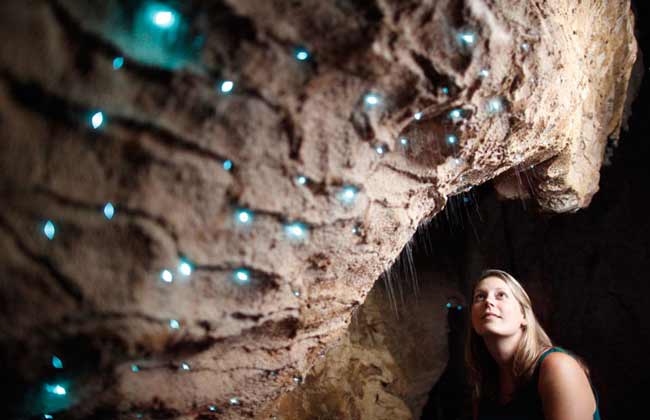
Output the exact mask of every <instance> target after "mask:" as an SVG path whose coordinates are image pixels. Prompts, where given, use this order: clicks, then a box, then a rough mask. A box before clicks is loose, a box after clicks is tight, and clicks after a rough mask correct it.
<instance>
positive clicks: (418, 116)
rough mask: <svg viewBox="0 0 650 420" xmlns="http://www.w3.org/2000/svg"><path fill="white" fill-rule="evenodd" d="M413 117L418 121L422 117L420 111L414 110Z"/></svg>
mask: <svg viewBox="0 0 650 420" xmlns="http://www.w3.org/2000/svg"><path fill="white" fill-rule="evenodd" d="M413 118H415V119H416V120H418V121H420V120H421V119H422V112H416V113H415V114H413Z"/></svg>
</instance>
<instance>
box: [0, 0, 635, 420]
mask: <svg viewBox="0 0 650 420" xmlns="http://www.w3.org/2000/svg"><path fill="white" fill-rule="evenodd" d="M149 5H150V3H139V2H133V3H131V2H128V3H127V2H120V1H117V0H115V1H92V2H75V1H64V0H61V1H56V0H49V1H45V0H43V1H33V2H30V3H29V5H26V4H25V3H24V2H19V1H7V2H3V3H2V5H1V6H0V16H2V25H0V35H1V36H2V37H3V39H5V40H6V42H3V43H2V45H0V64H1V66H2V67H1V72H2V73H1V75H2V77H1V80H0V121H2V124H1V125H0V134H1V136H2V138H3V141H2V142H1V143H0V159H1V160H0V168H1V176H0V186H1V188H2V205H1V207H0V241H2V244H3V250H4V252H3V254H2V264H0V267H1V268H0V278H2V279H3V281H2V286H1V293H0V296H1V297H2V307H3V311H2V312H0V321H1V322H0V325H2V333H1V334H0V343H1V346H0V347H1V348H2V353H1V354H0V356H1V357H2V361H3V363H4V364H8V361H11V370H10V371H8V373H7V375H6V379H5V382H6V383H5V387H6V390H7V392H6V393H5V395H7V396H9V397H10V398H13V399H14V401H13V402H12V403H11V405H10V407H12V408H14V407H18V406H19V405H21V404H22V402H17V401H19V400H20V398H19V397H22V396H23V395H25V396H27V397H26V399H27V401H26V402H25V404H26V406H27V407H28V411H30V412H32V414H39V413H41V412H42V411H43V410H46V409H48V407H50V406H48V405H45V406H40V405H37V404H35V403H34V402H33V401H31V400H30V399H33V398H36V397H33V395H34V394H33V393H31V391H29V390H31V389H33V387H37V388H34V389H40V387H41V386H42V384H43V381H44V380H46V379H47V378H50V376H48V375H51V374H55V373H59V372H58V371H52V367H51V366H49V360H50V357H51V356H50V355H51V354H57V355H60V356H61V357H62V359H63V360H64V364H65V365H64V366H65V369H64V373H65V375H66V377H67V378H68V380H69V381H70V385H69V392H68V393H67V395H66V399H69V400H70V402H71V403H73V404H74V405H75V409H74V410H73V411H71V412H70V413H69V416H70V417H71V418H81V417H85V416H90V415H91V414H92V415H94V416H95V417H101V416H102V415H103V416H105V417H107V418H131V417H132V416H133V415H134V414H135V413H144V415H145V416H152V417H156V416H164V417H178V418H196V417H197V416H199V415H205V416H209V415H211V413H212V412H211V411H210V410H209V406H211V405H213V404H215V405H217V406H218V407H219V409H220V410H222V411H224V414H223V417H225V418H237V417H241V416H254V415H255V413H256V412H257V410H258V409H259V408H260V407H261V406H262V405H264V404H266V403H270V402H272V401H274V400H275V399H277V398H278V396H279V395H281V394H282V393H283V392H285V391H287V390H289V389H291V388H292V387H294V386H295V383H294V381H293V379H292V378H293V377H294V376H297V375H298V376H305V375H306V372H307V370H308V368H309V367H310V366H311V365H312V364H313V362H314V361H315V360H316V358H317V355H318V354H319V352H321V351H322V350H323V349H325V348H326V347H327V346H328V345H329V344H330V343H332V342H333V341H334V340H336V339H337V338H339V337H341V336H342V335H343V334H344V332H345V328H346V326H347V325H348V322H349V319H350V314H351V312H352V310H353V309H354V308H357V307H358V306H359V305H360V304H361V303H362V302H363V301H364V299H365V297H366V294H367V293H368V291H369V290H370V288H371V287H372V285H373V283H374V281H375V279H376V278H377V277H378V276H379V275H380V273H382V272H383V271H384V270H385V269H386V268H387V267H388V266H389V265H390V264H391V262H392V261H393V260H394V259H395V257H396V256H397V255H398V253H399V252H400V250H401V249H402V247H403V246H404V244H406V243H407V241H408V240H409V238H410V237H411V235H412V234H413V233H414V231H415V229H416V228H417V226H418V225H419V223H420V222H421V221H422V220H424V219H427V218H430V217H431V216H432V215H434V214H435V213H437V212H438V211H440V210H441V208H443V206H444V205H445V203H446V201H447V198H448V197H449V196H451V195H453V194H456V193H458V192H460V191H464V190H467V189H468V188H470V187H471V186H472V185H477V184H481V183H483V182H485V181H486V180H490V179H493V178H494V177H495V176H497V175H499V174H501V173H504V172H506V171H508V170H509V169H511V168H513V167H514V166H515V165H524V166H529V165H533V164H538V163H540V162H545V163H544V164H543V165H541V166H540V167H539V168H540V181H539V183H537V184H536V187H535V190H536V198H537V200H538V202H539V203H540V204H541V205H542V206H543V207H545V208H549V209H551V210H556V211H569V210H574V209H576V208H579V207H584V206H586V205H587V204H588V203H589V200H590V197H591V196H592V195H593V194H594V193H595V191H596V189H597V185H598V182H597V175H598V170H599V167H600V164H601V162H602V157H603V150H604V144H605V142H606V139H607V137H608V136H616V133H617V131H618V127H619V125H620V116H621V112H622V109H623V104H624V99H625V92H626V86H627V81H628V78H629V73H630V68H631V64H632V61H633V59H634V55H635V41H634V38H633V36H632V32H631V27H632V18H631V12H630V10H629V3H628V2H627V1H620V2H608V3H606V4H604V5H603V4H602V3H601V2H582V3H580V4H579V5H574V2H564V1H553V2H545V3H540V4H529V3H527V2H526V3H521V2H513V1H506V2H497V3H484V2H481V1H468V2H466V4H463V3H461V2H456V1H438V2H426V3H421V2H412V3H404V2H390V1H381V2H377V3H370V2H368V3H366V2H362V3H358V2H335V3H331V4H330V3H322V2H305V3H285V2H277V3H269V2H264V3H263V4H260V2H241V1H237V2H216V1H215V2H191V3H185V4H184V5H183V7H184V8H183V9H179V12H181V14H179V15H176V18H177V19H178V20H177V21H175V23H174V25H172V28H170V29H160V28H158V29H156V28H155V27H154V26H152V25H151V20H150V19H151V15H150V12H151V10H149V9H148V7H149ZM178 7H181V6H180V5H179V6H178ZM148 19H149V20H148ZM611 28H613V30H612V29H611ZM468 30H471V31H473V38H471V39H470V38H468V37H466V38H465V42H464V43H463V42H461V38H460V37H459V36H460V35H461V34H462V32H461V31H468ZM603 34H607V37H604V35H603ZM466 35H467V36H469V33H468V34H466ZM469 41H471V42H469ZM298 46H304V47H306V48H307V50H308V51H309V52H310V53H311V57H310V59H309V60H307V61H299V60H296V59H295V58H294V56H293V53H294V48H296V47H298ZM577 52H580V53H579V54H578V53H577ZM581 54H586V57H583V56H582V55H581ZM117 56H122V57H124V66H123V67H122V68H119V69H115V68H114V66H113V60H114V58H115V57H117ZM118 67H119V66H118ZM482 70H486V71H487V72H488V73H487V74H486V73H482ZM224 80H232V81H234V89H233V91H232V92H231V93H229V94H224V93H223V92H221V91H220V90H219V88H218V87H219V86H220V83H221V82H222V81H224ZM369 93H372V94H376V95H377V98H378V99H379V101H378V103H377V104H369V103H368V101H367V98H368V96H367V95H368V94H369ZM576 93H577V94H576ZM494 98H500V100H501V102H499V103H498V104H497V103H494V102H491V101H492V100H493V99H494ZM100 109H101V110H102V111H103V113H104V114H103V115H104V123H103V125H102V126H101V127H99V128H98V129H93V128H92V127H91V126H90V122H89V118H90V116H91V115H92V113H94V112H96V111H97V110H100ZM454 109H458V110H459V112H460V113H461V117H462V118H459V119H457V120H456V119H455V118H450V111H452V110H454ZM416 113H421V114H417V115H418V116H420V115H421V118H417V119H416V118H414V115H416ZM451 115H452V116H453V115H454V114H451ZM451 134H453V135H455V136H456V137H455V141H454V142H453V144H451V143H450V142H448V141H447V140H448V139H449V138H448V137H447V136H448V135H451ZM402 138H407V139H408V142H407V144H406V146H405V145H403V144H402V142H401V139H402ZM377 147H382V149H381V151H382V153H378V152H377ZM229 163H232V164H233V166H232V168H230V167H229V166H228V164H229ZM224 165H226V166H224ZM224 168H228V169H229V170H226V169H224ZM300 175H302V176H306V177H307V178H308V181H307V182H306V184H304V185H301V184H300V183H297V182H296V177H297V176H300ZM346 185H353V186H355V187H356V188H357V189H358V191H359V193H358V196H357V198H356V200H355V202H354V203H353V204H349V205H346V204H342V203H341V201H340V200H339V199H338V198H339V195H340V193H341V188H342V187H344V186H346ZM107 202H111V203H113V204H114V206H115V215H114V216H113V218H112V219H111V220H110V221H109V220H106V218H104V216H103V214H102V209H103V207H104V204H105V203H107ZM237 208H247V209H251V210H252V211H254V217H253V222H252V224H251V225H250V226H246V227H243V226H240V225H239V224H238V223H236V220H235V218H234V216H233V213H234V211H235V210H236V209H237ZM46 220H51V221H53V223H54V226H55V227H56V233H55V235H54V237H53V239H52V240H48V239H47V238H46V237H45V236H44V235H43V231H42V227H43V224H44V223H45V221H46ZM294 221H299V222H302V223H304V224H305V225H306V226H308V227H309V232H308V238H307V239H306V240H302V241H295V240H289V239H288V238H287V236H286V233H285V229H284V226H283V225H284V224H285V223H287V222H294ZM184 260H187V261H189V262H191V263H192V265H193V272H192V274H191V276H189V277H183V276H182V275H180V274H179V273H178V272H177V267H178V264H179V263H180V262H181V261H184ZM238 268H245V269H247V270H249V273H250V277H249V282H248V283H247V284H245V285H241V284H238V283H237V282H236V281H235V279H234V278H233V274H234V270H236V269H238ZM163 270H170V271H172V272H173V274H174V276H175V281H174V282H173V283H171V284H167V283H166V282H163V281H161V273H162V272H163ZM172 319H173V320H177V321H178V322H179V325H180V328H178V329H175V328H170V320H172ZM183 363H186V364H187V365H183ZM133 364H136V365H137V366H138V369H139V370H138V371H137V372H133V371H132V365H133ZM183 366H189V367H190V370H187V369H183V368H182V367H183ZM47 380H50V379H47ZM234 397H236V398H239V400H238V403H237V404H232V405H231V406H228V401H229V399H230V398H234ZM58 403H61V404H62V406H63V407H65V406H66V405H67V404H66V403H65V401H59V402H57V404H58ZM57 407H58V406H57ZM50 408H51V407H50Z"/></svg>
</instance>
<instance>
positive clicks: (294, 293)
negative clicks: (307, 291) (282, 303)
mask: <svg viewBox="0 0 650 420" xmlns="http://www.w3.org/2000/svg"><path fill="white" fill-rule="evenodd" d="M292 293H293V295H294V296H295V297H300V291H299V290H294V291H293V292H292Z"/></svg>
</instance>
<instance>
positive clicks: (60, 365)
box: [52, 356, 63, 369]
mask: <svg viewBox="0 0 650 420" xmlns="http://www.w3.org/2000/svg"><path fill="white" fill-rule="evenodd" d="M52 366H54V367H55V368H56V369H63V362H62V361H61V359H59V358H58V357H56V356H52Z"/></svg>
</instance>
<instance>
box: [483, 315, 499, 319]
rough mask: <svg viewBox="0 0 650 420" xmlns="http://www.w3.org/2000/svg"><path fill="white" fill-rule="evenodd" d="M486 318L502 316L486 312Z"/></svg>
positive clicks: (484, 316)
mask: <svg viewBox="0 0 650 420" xmlns="http://www.w3.org/2000/svg"><path fill="white" fill-rule="evenodd" d="M485 318H500V316H498V315H495V314H485V315H483V319H485Z"/></svg>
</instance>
